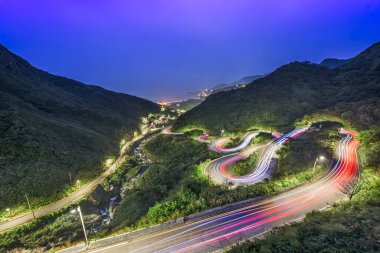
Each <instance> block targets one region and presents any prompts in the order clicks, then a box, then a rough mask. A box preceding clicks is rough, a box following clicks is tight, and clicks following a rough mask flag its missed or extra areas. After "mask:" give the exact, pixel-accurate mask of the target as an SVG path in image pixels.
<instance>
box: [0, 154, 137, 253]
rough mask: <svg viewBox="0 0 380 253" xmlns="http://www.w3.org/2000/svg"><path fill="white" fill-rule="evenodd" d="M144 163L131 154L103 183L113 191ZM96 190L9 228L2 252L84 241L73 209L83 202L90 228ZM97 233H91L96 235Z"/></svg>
mask: <svg viewBox="0 0 380 253" xmlns="http://www.w3.org/2000/svg"><path fill="white" fill-rule="evenodd" d="M140 168H141V166H139V165H137V163H136V160H135V159H134V158H128V159H127V160H126V161H125V163H124V164H123V165H122V166H120V167H119V168H118V169H117V170H116V172H115V173H113V174H112V175H110V176H109V177H108V178H107V179H106V180H105V181H104V182H103V186H104V188H105V189H106V190H109V192H107V193H106V194H110V193H111V192H112V191H113V190H115V188H117V187H120V186H121V185H123V184H125V183H126V182H127V181H128V180H129V179H130V178H132V177H133V176H135V175H136V173H137V172H138V171H139V170H140ZM93 196H94V194H91V195H90V196H89V197H87V198H84V199H82V200H80V201H78V202H76V203H72V204H71V205H70V206H67V207H65V208H63V209H61V210H58V211H56V212H54V213H51V214H49V215H46V216H44V217H41V218H38V219H36V220H33V221H31V222H29V223H27V224H24V225H21V226H18V227H15V228H12V229H9V230H7V231H5V232H2V233H1V234H0V252H1V253H3V252H7V251H9V250H15V251H16V252H18V251H17V250H19V251H21V250H22V249H34V250H36V251H37V252H39V251H46V250H49V249H50V248H52V247H61V246H65V245H70V244H75V243H78V242H82V241H83V239H84V238H83V231H82V227H81V223H80V220H79V217H78V214H77V213H76V214H71V213H70V210H71V209H73V208H75V207H76V206H78V205H80V206H81V209H82V212H83V215H84V221H85V225H86V228H87V230H88V231H91V227H93V225H94V224H96V220H97V218H98V213H99V206H98V204H97V203H94V201H93V200H92V199H93ZM95 236H96V234H93V233H90V234H89V238H90V239H93V238H94V237H95Z"/></svg>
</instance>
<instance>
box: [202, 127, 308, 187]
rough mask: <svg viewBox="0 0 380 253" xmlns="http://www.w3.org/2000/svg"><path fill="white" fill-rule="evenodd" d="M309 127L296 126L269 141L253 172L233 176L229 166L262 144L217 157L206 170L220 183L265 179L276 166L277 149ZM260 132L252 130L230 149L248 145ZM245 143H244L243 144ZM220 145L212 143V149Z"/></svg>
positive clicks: (255, 181)
mask: <svg viewBox="0 0 380 253" xmlns="http://www.w3.org/2000/svg"><path fill="white" fill-rule="evenodd" d="M307 129H308V127H301V128H296V129H294V130H292V131H290V132H289V133H287V134H284V135H282V136H280V137H279V138H278V139H276V140H275V141H273V142H272V143H269V144H268V145H267V146H266V147H265V150H264V152H263V154H262V156H261V157H260V159H259V161H258V164H257V167H256V168H252V169H253V170H252V172H251V173H249V174H247V175H245V176H232V175H231V174H230V173H229V172H228V171H227V167H228V166H230V165H232V164H234V163H236V162H238V161H240V160H242V159H245V158H246V157H248V156H249V155H250V154H252V153H253V152H254V151H256V150H257V149H258V148H260V146H256V147H253V148H251V149H250V150H245V151H243V152H241V153H236V154H232V155H227V156H223V157H221V158H218V159H215V160H213V161H211V162H210V163H208V164H207V165H206V168H205V171H206V173H207V174H208V175H209V176H210V178H211V180H212V181H214V182H216V183H218V184H223V183H232V184H233V185H235V186H237V185H251V184H256V183H259V182H262V181H264V180H265V179H267V178H269V177H270V174H269V172H270V169H271V168H272V167H273V166H274V160H273V157H274V155H275V154H276V151H277V150H278V149H279V148H280V147H281V146H282V145H283V144H284V143H286V142H287V141H288V140H289V139H295V138H297V137H299V136H300V135H301V134H303V133H304V132H305V131H306V130H307ZM257 134H258V132H252V133H250V134H249V135H247V136H246V138H245V139H244V141H243V142H242V144H240V145H239V146H237V147H236V148H231V149H230V150H241V149H242V148H243V146H245V147H246V146H248V144H249V142H250V141H251V139H252V138H254V136H256V135H257ZM243 144H244V145H243ZM216 147H217V148H218V150H219V147H218V145H212V150H214V149H215V148H216ZM224 150H225V149H224Z"/></svg>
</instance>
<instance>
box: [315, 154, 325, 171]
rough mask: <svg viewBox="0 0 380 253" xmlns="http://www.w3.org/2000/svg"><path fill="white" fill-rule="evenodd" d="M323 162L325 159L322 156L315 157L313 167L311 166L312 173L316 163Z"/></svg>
mask: <svg viewBox="0 0 380 253" xmlns="http://www.w3.org/2000/svg"><path fill="white" fill-rule="evenodd" d="M323 160H325V157H324V156H323V155H321V156H319V157H317V159H315V162H314V166H313V173H314V169H315V166H316V165H317V162H319V161H323Z"/></svg>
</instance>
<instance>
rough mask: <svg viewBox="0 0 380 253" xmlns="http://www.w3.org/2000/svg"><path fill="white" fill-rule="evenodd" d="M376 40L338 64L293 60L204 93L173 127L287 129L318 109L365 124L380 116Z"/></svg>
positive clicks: (379, 53) (379, 51)
mask: <svg viewBox="0 0 380 253" xmlns="http://www.w3.org/2000/svg"><path fill="white" fill-rule="evenodd" d="M379 59H380V43H377V44H375V45H373V46H371V47H370V48H368V49H366V50H365V51H364V52H362V53H361V54H359V55H358V56H356V57H355V58H353V59H352V60H351V61H350V62H349V63H347V64H345V65H342V66H340V67H338V68H334V69H329V68H327V67H324V66H321V65H318V64H311V63H309V62H293V63H290V64H287V65H284V66H282V67H280V68H279V69H277V70H276V71H274V72H273V73H271V74H270V75H268V76H265V77H263V78H260V79H258V80H255V81H254V82H252V83H251V84H249V85H247V86H246V87H245V88H242V89H238V90H232V91H228V92H220V93H217V94H214V95H211V96H209V97H208V98H207V99H206V100H205V101H204V102H203V103H202V104H200V105H199V106H197V107H195V108H193V109H192V110H190V111H188V112H186V113H185V114H183V115H181V116H180V117H179V118H178V120H177V121H176V123H175V125H174V128H173V130H180V129H181V128H183V127H185V126H187V125H192V126H198V127H203V128H207V129H211V130H220V129H226V130H231V131H243V130H246V129H248V128H251V127H256V128H267V127H274V128H277V129H283V128H287V127H289V126H290V125H292V124H293V123H294V121H296V120H298V119H301V118H303V117H304V116H305V115H311V114H315V113H318V114H320V113H323V114H326V115H331V116H336V117H339V118H341V119H342V120H345V121H349V122H350V123H351V124H352V126H353V127H355V128H357V129H367V128H369V127H371V126H373V125H376V122H379V120H380V109H379V108H380V99H379V98H380V60H379Z"/></svg>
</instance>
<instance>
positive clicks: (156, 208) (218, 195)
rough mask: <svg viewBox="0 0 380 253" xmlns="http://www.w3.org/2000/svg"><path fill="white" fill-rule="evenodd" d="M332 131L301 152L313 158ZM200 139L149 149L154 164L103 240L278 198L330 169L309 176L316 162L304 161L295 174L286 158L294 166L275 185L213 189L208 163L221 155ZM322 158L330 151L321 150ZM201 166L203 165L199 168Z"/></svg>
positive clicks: (164, 139)
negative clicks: (252, 201) (258, 199)
mask: <svg viewBox="0 0 380 253" xmlns="http://www.w3.org/2000/svg"><path fill="white" fill-rule="evenodd" d="M329 130H330V128H328V127H326V128H322V130H320V131H318V132H314V133H310V134H311V135H313V136H314V135H315V136H314V137H308V138H310V140H308V143H312V144H313V145H311V147H310V148H308V147H302V148H303V150H305V152H310V153H311V152H313V151H312V150H311V148H314V147H315V146H317V145H319V142H318V143H313V141H316V140H318V137H317V135H326V134H327V132H328V131H329ZM199 133H200V131H197V130H193V131H191V132H189V133H187V134H185V135H183V136H176V137H173V136H163V135H161V136H157V137H156V138H154V139H153V140H151V141H150V142H148V143H147V144H146V145H145V150H146V152H148V153H149V155H150V157H151V158H152V159H153V161H154V162H156V164H155V165H154V166H152V167H151V168H150V169H149V170H148V171H147V172H146V173H145V174H144V175H143V177H142V178H141V179H140V180H139V181H138V182H136V184H135V187H134V188H133V189H132V190H131V191H130V192H128V194H127V195H126V197H125V199H124V200H123V201H122V203H121V205H120V206H119V207H118V208H117V210H116V212H115V215H114V220H113V221H112V222H111V224H110V225H109V226H108V227H106V228H105V230H104V231H103V233H104V234H108V233H112V232H115V231H118V230H123V231H128V230H132V229H136V228H141V227H146V226H149V225H153V224H156V223H160V222H164V221H167V220H170V219H173V218H177V217H181V216H184V215H188V214H192V213H195V212H198V211H202V210H206V209H208V208H213V207H218V206H221V205H224V204H228V203H232V202H236V201H240V200H244V199H247V198H253V197H258V196H265V195H269V194H274V193H277V192H280V191H282V190H285V189H287V188H289V187H292V186H295V185H297V184H300V183H304V182H307V181H308V180H312V179H313V178H315V177H316V176H317V175H320V174H321V173H322V171H324V169H325V168H327V164H324V166H322V165H323V164H322V165H321V166H318V167H317V168H316V170H315V171H314V172H313V171H311V166H310V164H312V163H313V160H312V159H313V158H310V159H309V158H308V157H306V159H304V163H303V165H305V167H304V168H303V169H301V168H298V169H297V170H294V169H293V167H292V166H291V164H292V162H293V160H289V159H288V158H284V159H283V160H284V161H286V162H287V164H289V165H290V166H289V167H287V168H285V169H282V170H281V171H283V172H284V173H281V174H279V175H276V176H275V177H274V178H273V180H271V181H269V182H265V183H259V184H256V185H252V186H248V187H238V188H236V189H234V190H231V189H229V188H228V187H227V186H224V185H222V186H219V185H214V184H213V183H212V182H210V181H209V179H208V178H207V177H206V176H205V174H204V173H203V171H202V170H203V168H204V165H205V163H207V161H209V159H211V158H215V157H216V156H217V155H218V154H215V153H214V152H211V151H208V149H207V145H205V144H203V143H199V142H197V141H195V140H193V139H192V138H191V137H192V136H197V135H198V134H199ZM307 135H308V134H306V135H305V138H306V136H307ZM337 136H338V135H337V133H336V129H335V136H333V137H331V138H332V139H334V138H336V137H337ZM266 138H267V135H266V134H264V135H260V136H258V138H257V141H262V139H266ZM301 139H303V138H301ZM297 141H298V140H297ZM297 141H294V143H296V142H297ZM330 141H333V140H330ZM290 143H293V142H290ZM320 148H322V147H320ZM295 149H297V148H295ZM322 149H323V148H322ZM291 150H293V148H292V149H291ZM319 150H320V149H319ZM323 152H324V153H329V152H330V151H329V150H328V149H323ZM202 162H203V163H202ZM200 163H202V164H200ZM197 164H200V165H199V166H197Z"/></svg>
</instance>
